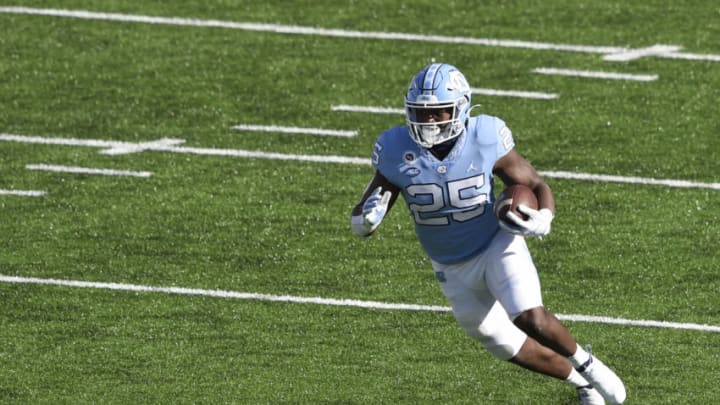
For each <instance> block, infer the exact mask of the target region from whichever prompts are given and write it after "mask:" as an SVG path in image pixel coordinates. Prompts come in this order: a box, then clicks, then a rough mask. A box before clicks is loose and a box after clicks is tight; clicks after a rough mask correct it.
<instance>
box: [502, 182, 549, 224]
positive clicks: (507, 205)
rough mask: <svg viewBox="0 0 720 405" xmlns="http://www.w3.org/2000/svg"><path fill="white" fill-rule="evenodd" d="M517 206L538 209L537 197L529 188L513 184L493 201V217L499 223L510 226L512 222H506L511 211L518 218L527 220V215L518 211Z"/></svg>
mask: <svg viewBox="0 0 720 405" xmlns="http://www.w3.org/2000/svg"><path fill="white" fill-rule="evenodd" d="M518 205H527V206H528V207H530V208H532V209H537V208H538V201H537V197H535V193H533V191H532V189H530V187H527V186H523V185H521V184H513V185H512V186H510V187H507V188H505V190H503V191H502V192H501V193H500V195H499V196H498V198H497V200H496V201H495V216H496V217H497V218H498V219H499V220H501V221H506V222H508V223H511V224H512V221H509V220H507V213H508V212H509V211H511V210H512V212H514V213H515V214H516V215H517V216H519V217H520V218H522V219H528V216H527V215H525V214H523V213H522V212H520V211H518V209H517V207H518Z"/></svg>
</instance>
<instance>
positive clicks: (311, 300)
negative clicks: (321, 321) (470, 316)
mask: <svg viewBox="0 0 720 405" xmlns="http://www.w3.org/2000/svg"><path fill="white" fill-rule="evenodd" d="M0 282H4V283H12V284H38V285H53V286H62V287H75V288H94V289H103V290H116V291H133V292H148V293H163V294H177V295H195V296H204V297H215V298H234V299H244V300H259V301H274V302H289V303H296V304H316V305H330V306H343V307H355V308H367V309H385V310H400V311H430V312H450V308H449V307H445V306H437V305H415V304H400V303H389V302H378V301H361V300H349V299H336V298H321V297H294V296H290V295H272V294H257V293H242V292H235V291H223V290H202V289H196V288H182V287H152V286H144V285H137V284H121V283H104V282H95V281H77V280H58V279H51V278H47V279H45V278H35V277H17V276H7V275H1V274H0ZM556 316H557V317H558V318H559V319H561V320H567V321H572V322H592V323H604V324H611V325H622V326H644V327H655V328H669V329H685V330H697V331H702V332H720V326H714V325H704V324H695V323H678V322H665V321H649V320H633V319H623V318H611V317H605V316H592V315H562V314H556Z"/></svg>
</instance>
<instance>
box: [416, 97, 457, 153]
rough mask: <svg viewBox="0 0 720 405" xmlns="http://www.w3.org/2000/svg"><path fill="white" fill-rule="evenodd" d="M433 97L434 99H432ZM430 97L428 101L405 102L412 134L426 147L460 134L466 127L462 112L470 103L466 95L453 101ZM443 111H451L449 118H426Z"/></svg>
mask: <svg viewBox="0 0 720 405" xmlns="http://www.w3.org/2000/svg"><path fill="white" fill-rule="evenodd" d="M433 98H434V100H432V99H433ZM429 99H430V100H427V101H428V102H410V101H407V102H406V103H405V110H406V114H407V124H408V128H409V129H410V136H411V137H412V138H413V140H414V141H415V142H417V143H418V144H419V145H420V146H422V147H424V148H431V147H433V146H435V145H439V144H441V143H443V142H446V141H448V140H450V139H453V138H456V137H458V136H460V134H462V132H463V130H464V129H465V123H464V122H463V121H464V120H463V117H462V114H461V112H462V111H463V109H464V108H465V106H466V105H467V104H468V100H467V99H466V98H465V97H461V98H459V99H457V100H453V101H452V102H438V101H437V98H436V97H435V96H430V97H429ZM442 112H447V113H449V115H450V117H449V119H447V120H444V121H436V120H431V121H429V122H428V121H427V119H425V118H424V117H427V116H428V115H432V116H435V117H437V116H438V115H439V114H440V113H442Z"/></svg>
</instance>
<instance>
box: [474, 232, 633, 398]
mask: <svg viewBox="0 0 720 405" xmlns="http://www.w3.org/2000/svg"><path fill="white" fill-rule="evenodd" d="M486 255H487V258H488V260H491V262H490V263H488V267H487V271H486V280H487V284H488V288H489V289H490V290H491V291H492V293H493V295H494V296H495V297H496V298H497V299H498V301H500V303H501V304H502V305H503V307H504V308H505V310H506V311H507V313H508V314H509V316H510V319H512V320H514V323H515V324H516V325H517V326H518V328H520V329H521V330H523V331H524V332H525V333H527V334H528V336H530V337H532V338H533V339H534V340H536V341H537V342H538V343H540V344H541V345H542V346H545V347H547V348H549V349H550V350H552V351H554V352H556V353H558V354H560V355H561V356H564V357H567V359H568V360H569V361H570V363H572V365H573V367H575V368H577V369H578V371H579V372H580V373H581V374H582V375H583V376H584V377H585V378H586V379H587V380H588V381H589V382H590V383H591V384H593V386H594V387H595V388H597V389H598V391H600V393H601V394H602V395H603V397H605V399H606V400H608V401H609V402H611V403H622V402H623V401H624V400H625V387H624V385H623V383H622V381H621V380H620V379H619V378H618V377H617V375H615V373H614V372H613V371H612V370H610V369H609V368H608V367H607V366H605V365H604V364H603V363H602V362H600V361H599V360H597V359H595V361H594V364H595V365H594V366H593V359H594V358H593V357H592V356H591V355H590V354H588V353H587V352H586V351H585V350H583V349H582V348H581V347H580V346H579V345H578V344H577V342H576V341H575V338H573V337H572V335H571V334H570V332H569V331H568V330H567V328H565V326H564V325H563V324H562V323H561V322H560V321H559V320H558V319H557V318H556V317H555V316H554V315H553V314H551V313H550V312H548V311H547V310H546V309H545V308H544V307H543V304H542V294H541V291H540V281H539V278H538V275H537V270H536V269H535V265H534V263H533V261H532V257H531V256H530V252H529V251H528V249H527V245H526V244H525V240H524V239H523V238H521V237H516V236H513V235H510V234H508V233H505V232H500V233H499V234H498V235H497V236H496V238H495V239H494V240H493V243H492V245H491V247H490V248H489V249H488V251H487V252H486ZM583 365H585V366H583Z"/></svg>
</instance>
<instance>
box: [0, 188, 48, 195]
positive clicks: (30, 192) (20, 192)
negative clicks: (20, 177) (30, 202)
mask: <svg viewBox="0 0 720 405" xmlns="http://www.w3.org/2000/svg"><path fill="white" fill-rule="evenodd" d="M46 194H47V193H46V192H45V191H38V190H7V189H0V195H13V196H18V197H44V196H45V195H46Z"/></svg>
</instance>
